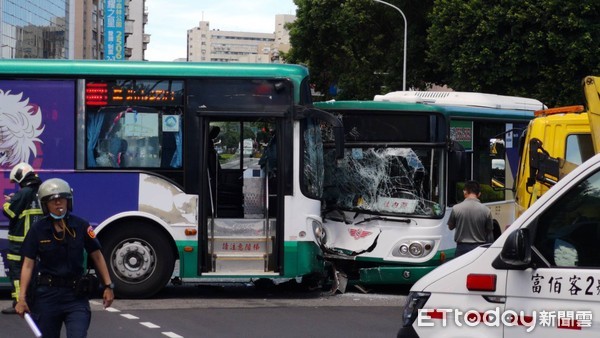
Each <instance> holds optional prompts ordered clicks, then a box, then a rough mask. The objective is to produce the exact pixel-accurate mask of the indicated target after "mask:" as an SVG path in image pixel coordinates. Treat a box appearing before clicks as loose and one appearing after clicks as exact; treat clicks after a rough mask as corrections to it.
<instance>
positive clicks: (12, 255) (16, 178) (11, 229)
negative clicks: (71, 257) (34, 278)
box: [2, 163, 42, 314]
mask: <svg viewBox="0 0 600 338" xmlns="http://www.w3.org/2000/svg"><path fill="white" fill-rule="evenodd" d="M9 178H10V181H11V182H12V183H18V184H19V186H20V188H21V189H20V190H19V191H17V192H16V193H14V194H11V195H9V196H5V202H4V205H3V208H2V211H3V213H4V215H6V217H8V220H9V223H8V254H7V255H6V258H7V260H8V275H9V277H10V281H11V289H12V290H11V291H12V293H11V297H12V299H13V304H12V306H11V307H9V308H6V309H3V310H2V313H3V314H14V313H17V312H16V311H15V305H16V304H17V297H18V295H19V289H20V288H19V277H20V275H21V255H20V253H19V251H20V250H21V245H22V244H23V240H24V239H25V234H27V231H28V230H29V227H30V225H31V224H33V223H34V222H35V221H36V220H37V219H39V218H41V216H42V209H40V206H39V204H38V200H37V196H36V194H37V191H38V188H39V186H40V184H41V183H42V181H41V180H40V179H39V177H38V176H37V175H36V173H35V172H34V170H33V168H32V167H31V166H30V165H29V164H28V163H19V164H17V165H16V166H15V167H14V168H13V169H12V170H11V172H10V176H9Z"/></svg>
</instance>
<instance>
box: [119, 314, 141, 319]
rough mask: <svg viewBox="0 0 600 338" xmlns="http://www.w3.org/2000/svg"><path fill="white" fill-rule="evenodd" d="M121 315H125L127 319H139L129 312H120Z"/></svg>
mask: <svg viewBox="0 0 600 338" xmlns="http://www.w3.org/2000/svg"><path fill="white" fill-rule="evenodd" d="M121 317H125V318H127V319H140V317H136V316H134V315H130V314H129V313H123V314H121Z"/></svg>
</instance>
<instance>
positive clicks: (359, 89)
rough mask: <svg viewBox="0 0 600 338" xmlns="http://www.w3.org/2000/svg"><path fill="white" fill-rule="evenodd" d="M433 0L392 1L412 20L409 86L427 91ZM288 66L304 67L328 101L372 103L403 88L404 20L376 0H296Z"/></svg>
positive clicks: (410, 24)
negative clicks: (429, 17)
mask: <svg viewBox="0 0 600 338" xmlns="http://www.w3.org/2000/svg"><path fill="white" fill-rule="evenodd" d="M432 1H433V0H425V1H420V0H403V1H389V2H390V3H391V4H394V5H395V6H397V7H399V8H401V9H402V11H403V12H404V14H405V15H406V17H407V21H408V39H407V44H408V48H407V69H408V71H407V76H406V77H407V88H409V87H420V88H422V87H424V86H425V85H426V83H428V81H427V80H429V78H430V76H429V75H428V73H427V72H428V71H429V70H430V69H431V67H428V66H426V65H425V47H426V29H427V27H428V26H429V25H428V23H427V20H426V18H427V13H429V12H430V10H431V4H432ZM294 3H295V4H296V6H297V12H296V21H295V22H294V23H292V24H290V25H289V28H290V39H291V45H292V48H291V50H290V51H289V52H288V53H287V54H286V55H285V56H284V58H285V59H286V61H287V62H290V63H299V64H305V65H306V66H308V67H309V69H310V72H311V79H312V84H313V85H314V86H315V90H317V91H319V92H321V93H323V94H324V95H325V97H324V98H326V99H328V98H332V97H335V98H336V99H368V100H370V99H372V98H373V96H374V95H375V94H381V93H383V92H387V91H390V90H401V89H402V77H403V43H404V41H403V39H404V21H403V19H402V16H401V15H400V13H398V12H397V11H396V10H395V9H393V8H391V7H389V6H385V5H382V4H380V3H376V2H374V1H371V0H342V1H340V0H295V1H294Z"/></svg>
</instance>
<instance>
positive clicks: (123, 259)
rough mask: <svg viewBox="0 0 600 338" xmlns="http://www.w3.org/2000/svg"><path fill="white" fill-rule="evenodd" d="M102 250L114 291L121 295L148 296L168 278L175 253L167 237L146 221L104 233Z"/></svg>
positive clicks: (129, 296) (173, 263) (125, 296)
mask: <svg viewBox="0 0 600 338" xmlns="http://www.w3.org/2000/svg"><path fill="white" fill-rule="evenodd" d="M102 252H103V254H104V257H105V259H106V263H107V264H108V270H109V271H110V275H111V278H112V281H113V283H115V294H116V296H117V297H122V298H147V297H150V296H152V295H154V294H156V293H157V292H158V291H160V290H161V289H162V288H164V286H165V285H166V284H167V283H168V282H169V279H170V278H171V275H172V273H173V267H174V265H175V255H174V253H173V250H171V246H170V243H169V241H168V240H167V238H166V237H165V236H164V235H162V234H161V233H160V232H159V231H157V230H155V229H153V228H151V227H150V226H147V225H146V226H144V225H131V224H129V225H121V226H119V227H118V231H113V232H109V233H107V234H106V235H105V236H103V237H102Z"/></svg>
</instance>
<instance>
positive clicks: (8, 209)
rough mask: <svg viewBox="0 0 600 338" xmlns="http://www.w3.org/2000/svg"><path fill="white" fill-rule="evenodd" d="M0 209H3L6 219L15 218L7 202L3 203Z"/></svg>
mask: <svg viewBox="0 0 600 338" xmlns="http://www.w3.org/2000/svg"><path fill="white" fill-rule="evenodd" d="M2 208H4V212H6V214H7V215H8V217H10V218H15V213H14V212H12V210H10V203H9V202H5V203H4V205H3V206H2Z"/></svg>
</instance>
